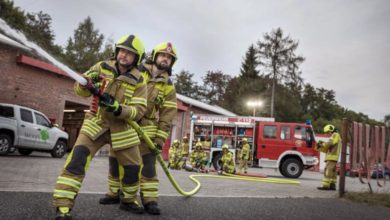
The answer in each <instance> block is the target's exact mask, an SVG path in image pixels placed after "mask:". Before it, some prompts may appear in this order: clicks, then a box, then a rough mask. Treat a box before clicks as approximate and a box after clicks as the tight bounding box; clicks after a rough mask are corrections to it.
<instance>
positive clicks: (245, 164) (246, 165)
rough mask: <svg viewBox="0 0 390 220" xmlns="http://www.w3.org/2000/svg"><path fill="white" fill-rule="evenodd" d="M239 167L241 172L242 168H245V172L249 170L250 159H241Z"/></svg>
mask: <svg viewBox="0 0 390 220" xmlns="http://www.w3.org/2000/svg"><path fill="white" fill-rule="evenodd" d="M238 169H239V170H240V172H242V169H244V172H247V171H248V160H244V159H241V160H240V165H239V166H238Z"/></svg>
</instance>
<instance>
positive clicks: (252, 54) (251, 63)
mask: <svg viewBox="0 0 390 220" xmlns="http://www.w3.org/2000/svg"><path fill="white" fill-rule="evenodd" d="M257 59H258V57H257V52H256V49H255V47H254V46H253V44H251V45H250V46H249V48H248V51H247V52H246V54H245V58H244V61H243V62H242V64H241V75H240V77H246V78H252V79H254V78H256V77H258V76H259V71H258V70H257V66H258V64H259V63H258V61H257Z"/></svg>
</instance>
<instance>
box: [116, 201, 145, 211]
mask: <svg viewBox="0 0 390 220" xmlns="http://www.w3.org/2000/svg"><path fill="white" fill-rule="evenodd" d="M119 208H120V209H122V210H125V211H128V212H131V213H134V214H143V213H144V212H145V210H144V208H143V207H142V206H140V205H139V204H138V202H136V201H134V202H131V203H124V202H122V201H121V204H120V206H119Z"/></svg>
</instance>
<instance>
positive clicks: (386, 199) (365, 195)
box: [344, 192, 390, 208]
mask: <svg viewBox="0 0 390 220" xmlns="http://www.w3.org/2000/svg"><path fill="white" fill-rule="evenodd" d="M344 198H346V199H348V200H351V201H353V202H362V203H367V204H369V205H380V206H386V207H389V208H390V193H369V192H347V193H345V197H344Z"/></svg>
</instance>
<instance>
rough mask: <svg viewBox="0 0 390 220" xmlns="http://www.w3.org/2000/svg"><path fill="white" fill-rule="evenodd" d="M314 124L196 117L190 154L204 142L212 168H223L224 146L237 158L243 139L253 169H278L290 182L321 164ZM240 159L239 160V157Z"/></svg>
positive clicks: (193, 120) (262, 118)
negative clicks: (249, 150) (196, 144)
mask: <svg viewBox="0 0 390 220" xmlns="http://www.w3.org/2000/svg"><path fill="white" fill-rule="evenodd" d="M314 137H315V136H314V132H313V129H312V127H311V125H310V124H306V123H284V122H275V120H274V118H265V117H227V116H218V115H193V117H192V120H191V133H190V150H191V151H192V150H193V148H194V146H195V143H196V142H198V141H200V142H201V143H202V145H203V148H204V149H205V150H206V151H208V152H209V164H210V166H211V165H213V167H214V169H216V170H218V169H219V167H220V164H219V159H220V158H221V156H222V145H223V144H227V145H228V146H229V150H230V151H231V152H232V153H233V154H234V155H235V157H236V155H237V154H238V152H239V150H240V148H241V142H242V139H243V138H247V139H248V143H249V145H250V146H251V160H250V163H251V165H253V166H255V167H268V168H275V169H278V170H279V172H280V173H281V174H282V175H283V176H285V177H288V178H298V177H300V176H301V174H302V172H303V169H304V168H310V167H313V166H315V165H317V164H318V159H319V153H318V152H317V151H315V150H314V147H315V144H316V143H315V138H314ZM236 158H237V157H236Z"/></svg>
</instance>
